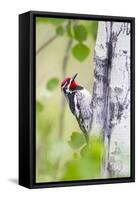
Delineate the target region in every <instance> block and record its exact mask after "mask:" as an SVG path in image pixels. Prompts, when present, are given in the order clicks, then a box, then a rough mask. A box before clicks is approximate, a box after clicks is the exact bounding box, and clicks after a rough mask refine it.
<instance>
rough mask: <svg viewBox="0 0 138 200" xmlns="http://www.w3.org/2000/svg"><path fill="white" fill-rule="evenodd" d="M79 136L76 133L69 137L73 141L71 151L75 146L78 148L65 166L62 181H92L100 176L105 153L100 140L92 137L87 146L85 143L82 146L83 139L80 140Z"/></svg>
mask: <svg viewBox="0 0 138 200" xmlns="http://www.w3.org/2000/svg"><path fill="white" fill-rule="evenodd" d="M80 135H81V134H80ZM80 135H79V133H78V134H75V136H74V137H71V140H74V141H72V143H73V150H74V146H75V148H76V147H78V148H79V151H77V154H76V155H75V156H74V157H73V158H72V160H70V161H69V162H67V163H66V164H65V170H64V175H63V178H62V180H77V179H78V180H82V179H92V178H98V177H100V176H101V163H102V162H101V161H102V158H103V155H104V152H105V149H104V144H103V141H102V139H101V138H100V137H97V136H92V137H91V140H90V142H89V144H88V145H86V143H85V146H84V139H83V140H82V139H80V138H81V136H80ZM77 140H78V141H79V142H77ZM74 144H75V145H74ZM81 147H82V148H81ZM74 151H75V150H74Z"/></svg>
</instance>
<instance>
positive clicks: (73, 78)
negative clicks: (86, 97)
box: [72, 73, 78, 81]
mask: <svg viewBox="0 0 138 200" xmlns="http://www.w3.org/2000/svg"><path fill="white" fill-rule="evenodd" d="M77 75H78V73H77V74H75V75H74V76H73V77H72V81H74V80H75V78H76V77H77Z"/></svg>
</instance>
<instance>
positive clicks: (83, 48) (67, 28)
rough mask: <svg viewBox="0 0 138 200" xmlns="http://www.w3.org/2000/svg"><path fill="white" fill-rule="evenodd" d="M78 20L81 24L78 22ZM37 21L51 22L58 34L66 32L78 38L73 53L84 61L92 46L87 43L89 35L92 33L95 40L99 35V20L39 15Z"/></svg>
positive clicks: (75, 38) (80, 60)
mask: <svg viewBox="0 0 138 200" xmlns="http://www.w3.org/2000/svg"><path fill="white" fill-rule="evenodd" d="M77 21H78V22H79V24H77ZM81 21H82V22H83V23H81ZM36 23H48V24H49V23H51V24H53V25H54V26H55V33H56V35H57V36H63V35H64V33H66V35H68V36H69V37H70V38H72V39H73V41H75V40H77V42H78V43H77V44H75V45H74V46H73V47H72V55H73V56H74V58H75V59H77V60H78V61H79V62H82V61H84V60H85V59H86V58H87V57H88V55H89V53H90V49H91V47H89V46H88V45H86V44H85V41H86V40H87V38H88V35H91V36H92V37H93V39H94V40H96V36H97V29H98V22H97V21H87V20H86V21H85V20H69V19H60V18H59V19H58V18H57V19H55V18H44V17H37V18H36Z"/></svg>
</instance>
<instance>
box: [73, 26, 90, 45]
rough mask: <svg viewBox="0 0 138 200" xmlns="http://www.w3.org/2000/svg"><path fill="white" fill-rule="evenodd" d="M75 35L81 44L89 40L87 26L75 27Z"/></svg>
mask: <svg viewBox="0 0 138 200" xmlns="http://www.w3.org/2000/svg"><path fill="white" fill-rule="evenodd" d="M74 34H75V38H76V40H78V41H79V42H83V41H84V40H86V39H87V30H86V28H85V26H83V25H77V26H75V27H74Z"/></svg>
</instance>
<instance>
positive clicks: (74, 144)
mask: <svg viewBox="0 0 138 200" xmlns="http://www.w3.org/2000/svg"><path fill="white" fill-rule="evenodd" d="M85 143H86V140H85V137H84V135H83V134H81V133H79V132H73V133H72V135H71V138H70V141H68V144H69V145H70V146H71V148H73V149H78V148H80V147H81V146H82V145H84V144H85Z"/></svg>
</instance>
